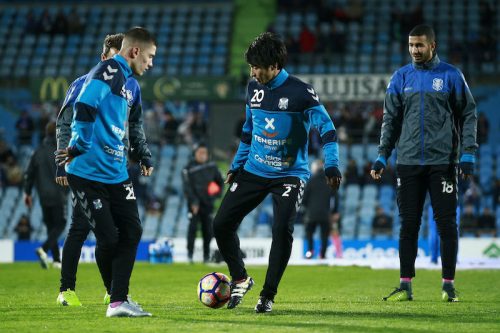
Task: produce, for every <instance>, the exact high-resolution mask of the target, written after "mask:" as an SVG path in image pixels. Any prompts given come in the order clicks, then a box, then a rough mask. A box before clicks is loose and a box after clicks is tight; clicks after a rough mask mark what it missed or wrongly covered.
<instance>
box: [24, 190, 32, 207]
mask: <svg viewBox="0 0 500 333" xmlns="http://www.w3.org/2000/svg"><path fill="white" fill-rule="evenodd" d="M23 200H24V204H25V205H26V206H27V207H28V208H31V206H33V197H32V196H31V195H29V194H26V193H24V198H23Z"/></svg>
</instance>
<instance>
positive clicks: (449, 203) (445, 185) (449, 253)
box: [429, 165, 458, 302]
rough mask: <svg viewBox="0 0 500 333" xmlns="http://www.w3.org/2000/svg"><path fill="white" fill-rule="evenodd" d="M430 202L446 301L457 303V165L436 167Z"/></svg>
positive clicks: (431, 173) (430, 178)
mask: <svg viewBox="0 0 500 333" xmlns="http://www.w3.org/2000/svg"><path fill="white" fill-rule="evenodd" d="M429 182H430V194H431V203H432V208H433V210H434V220H435V221H436V225H437V228H438V232H439V237H440V240H441V246H440V250H441V263H442V269H443V271H442V277H443V300H445V301H450V302H457V301H458V297H457V296H456V293H455V288H454V279H455V268H456V265H457V252H458V232H457V221H456V216H457V215H456V214H457V213H456V211H457V202H458V194H457V183H458V179H457V171H456V167H455V166H454V165H436V166H432V167H431V168H430V171H429Z"/></svg>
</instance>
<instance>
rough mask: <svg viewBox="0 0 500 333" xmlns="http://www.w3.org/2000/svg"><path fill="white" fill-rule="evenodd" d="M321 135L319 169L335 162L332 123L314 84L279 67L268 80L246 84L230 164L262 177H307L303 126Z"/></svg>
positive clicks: (306, 135) (336, 151) (337, 161)
mask: <svg viewBox="0 0 500 333" xmlns="http://www.w3.org/2000/svg"><path fill="white" fill-rule="evenodd" d="M311 126H313V127H315V128H316V129H317V130H318V131H319V133H320V136H321V141H322V144H323V152H324V155H325V169H328V168H329V167H338V164H339V160H338V144H337V135H336V130H335V126H334V125H333V122H332V120H331V119H330V116H329V115H328V113H327V112H326V110H325V107H324V106H323V105H322V104H321V103H320V101H319V97H318V95H317V94H316V92H315V91H314V89H313V88H312V87H311V86H310V85H308V84H306V83H305V82H302V81H301V80H299V79H298V78H296V77H294V76H291V75H289V74H288V73H287V72H286V70H285V69H281V71H280V73H279V74H278V75H277V76H276V77H275V78H274V79H273V80H271V81H270V82H269V83H267V84H265V85H262V84H259V83H258V82H257V81H256V80H252V81H251V82H250V83H249V84H248V90H247V100H246V120H245V123H244V125H243V129H242V134H241V142H240V144H239V147H238V151H237V153H236V156H235V157H234V160H233V163H232V165H231V170H237V169H240V168H242V167H243V168H244V169H245V170H246V171H248V172H251V173H253V174H256V175H258V176H261V177H266V178H280V177H288V176H295V177H299V178H300V179H302V180H307V179H308V178H309V175H310V174H309V165H308V152H307V150H308V149H307V148H308V141H309V130H310V128H311Z"/></svg>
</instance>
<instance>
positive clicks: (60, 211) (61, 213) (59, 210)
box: [51, 204, 66, 268]
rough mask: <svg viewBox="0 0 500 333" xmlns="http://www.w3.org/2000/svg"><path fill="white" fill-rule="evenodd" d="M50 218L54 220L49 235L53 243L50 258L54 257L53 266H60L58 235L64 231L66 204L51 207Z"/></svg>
mask: <svg viewBox="0 0 500 333" xmlns="http://www.w3.org/2000/svg"><path fill="white" fill-rule="evenodd" d="M51 211H52V219H53V221H54V227H53V229H52V234H53V235H51V237H52V238H53V243H52V244H53V245H52V248H51V252H52V258H53V259H54V263H53V265H54V267H55V268H61V253H60V251H59V237H61V234H62V233H63V232H64V229H65V228H66V216H65V215H66V206H65V205H64V204H63V205H56V206H53V207H52V210H51Z"/></svg>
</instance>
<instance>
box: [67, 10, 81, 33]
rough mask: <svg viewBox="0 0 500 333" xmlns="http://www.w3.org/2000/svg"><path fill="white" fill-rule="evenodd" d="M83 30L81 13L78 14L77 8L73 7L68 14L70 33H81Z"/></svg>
mask: <svg viewBox="0 0 500 333" xmlns="http://www.w3.org/2000/svg"><path fill="white" fill-rule="evenodd" d="M82 32H83V24H82V21H81V20H80V15H78V13H77V11H76V8H74V7H73V8H72V9H71V12H70V13H69V15H68V33H69V34H70V35H74V34H81V33H82Z"/></svg>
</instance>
